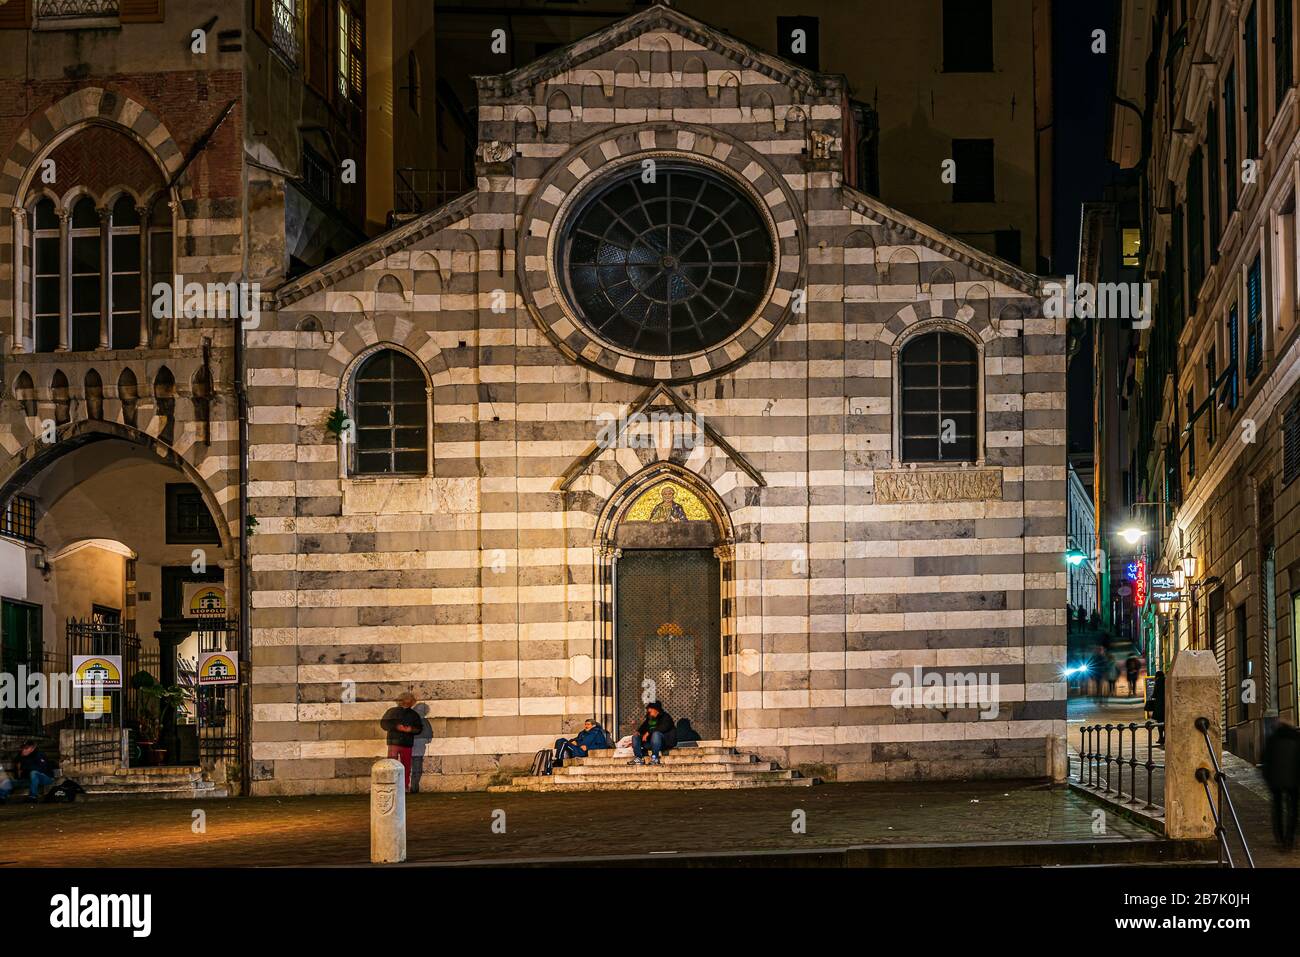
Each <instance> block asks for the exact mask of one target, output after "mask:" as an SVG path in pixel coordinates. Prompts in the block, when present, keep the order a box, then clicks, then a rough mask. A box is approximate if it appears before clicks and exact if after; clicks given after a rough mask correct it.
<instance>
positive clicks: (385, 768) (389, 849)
mask: <svg viewBox="0 0 1300 957" xmlns="http://www.w3.org/2000/svg"><path fill="white" fill-rule="evenodd" d="M404 860H406V769H405V768H404V767H402V762H401V761H395V760H393V759H392V758H384V759H383V760H381V761H376V762H375V763H374V766H373V767H372V768H371V769H370V863H372V864H400V863H401V862H402V861H404Z"/></svg>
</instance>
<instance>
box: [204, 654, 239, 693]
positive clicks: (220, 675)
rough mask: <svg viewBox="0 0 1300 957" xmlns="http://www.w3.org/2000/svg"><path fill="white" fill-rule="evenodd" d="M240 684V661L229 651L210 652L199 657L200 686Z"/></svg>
mask: <svg viewBox="0 0 1300 957" xmlns="http://www.w3.org/2000/svg"><path fill="white" fill-rule="evenodd" d="M237 684H239V660H238V659H237V658H236V657H235V656H234V654H232V653H231V652H229V651H209V652H208V653H207V654H203V655H200V656H199V685H200V686H203V685H237Z"/></svg>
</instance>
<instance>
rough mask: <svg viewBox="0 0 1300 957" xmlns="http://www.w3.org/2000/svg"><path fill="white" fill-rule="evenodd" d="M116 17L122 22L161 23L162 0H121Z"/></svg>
mask: <svg viewBox="0 0 1300 957" xmlns="http://www.w3.org/2000/svg"><path fill="white" fill-rule="evenodd" d="M117 10H118V12H117V18H118V20H120V21H121V22H122V23H162V21H163V0H121V2H120V4H119V5H118V8H117Z"/></svg>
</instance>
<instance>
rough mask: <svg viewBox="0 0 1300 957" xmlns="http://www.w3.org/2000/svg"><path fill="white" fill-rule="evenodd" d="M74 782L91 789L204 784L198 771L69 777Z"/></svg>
mask: <svg viewBox="0 0 1300 957" xmlns="http://www.w3.org/2000/svg"><path fill="white" fill-rule="evenodd" d="M69 777H71V778H72V780H74V781H76V782H77V783H78V784H80V785H81V786H82V787H84V788H90V787H99V786H106V787H122V788H150V787H181V786H185V785H190V784H197V783H200V782H202V780H203V773H202V772H201V771H196V772H194V773H192V774H150V775H135V774H132V775H126V774H86V775H80V776H78V775H69Z"/></svg>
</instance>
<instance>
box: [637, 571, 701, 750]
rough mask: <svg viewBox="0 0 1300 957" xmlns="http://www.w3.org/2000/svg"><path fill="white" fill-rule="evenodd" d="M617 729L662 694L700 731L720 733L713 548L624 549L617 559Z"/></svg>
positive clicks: (671, 710)
mask: <svg viewBox="0 0 1300 957" xmlns="http://www.w3.org/2000/svg"><path fill="white" fill-rule="evenodd" d="M615 600H616V602H617V606H618V612H617V625H616V626H617V631H616V644H615V652H614V654H615V663H614V664H615V673H616V675H617V681H618V722H617V726H618V727H617V730H618V735H619V736H620V737H621V736H622V735H625V734H630V733H631V732H632V730H633V729H634V728H635V727H636V726H637V725H638V724H640V723H641V720H642V717H643V716H644V714H645V704H646V702H647V701H649V700H654V699H655V698H658V699H659V700H660V701H662V702H663V705H664V707H665V708H667V709H668V713H669V714H671V715H672V716H673V717H674V718H677V719H681V718H689V719H690V721H691V727H693V728H694V729H695V730H696V731H697V732H699V734H700V736H701V737H703V738H708V739H713V738H720V737H722V717H721V712H722V680H721V659H722V648H721V621H720V618H719V615H720V608H719V606H720V599H719V572H718V560H717V558H716V557H714V555H713V552H712V550H711V549H671V550H667V549H665V550H657V549H656V550H649V549H647V550H632V549H628V550H625V551H624V552H623V554H622V557H621V558H619V560H618V565H617V594H616V596H615Z"/></svg>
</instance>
